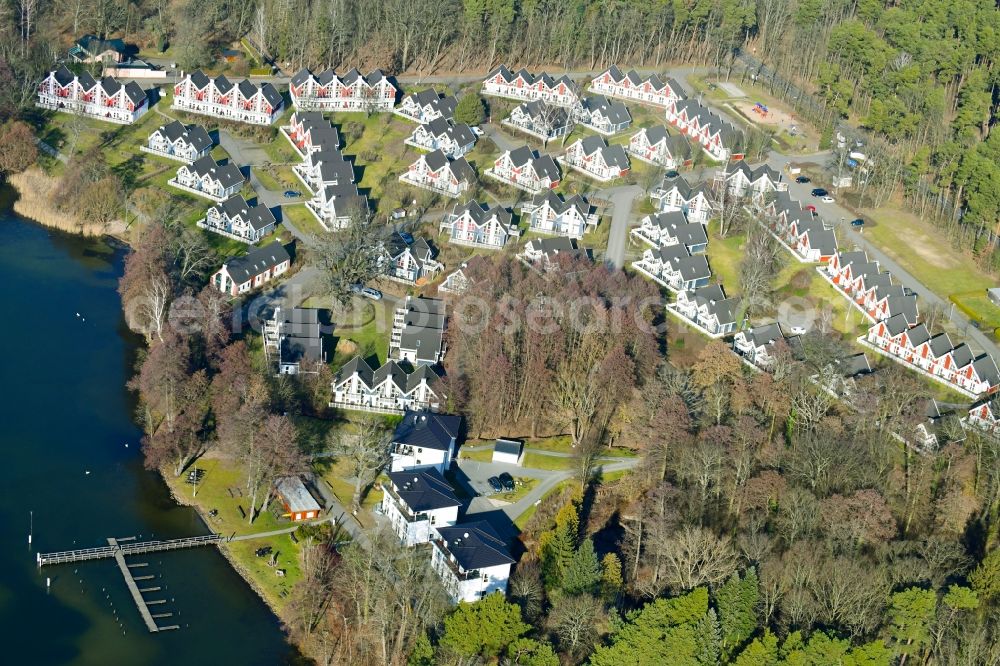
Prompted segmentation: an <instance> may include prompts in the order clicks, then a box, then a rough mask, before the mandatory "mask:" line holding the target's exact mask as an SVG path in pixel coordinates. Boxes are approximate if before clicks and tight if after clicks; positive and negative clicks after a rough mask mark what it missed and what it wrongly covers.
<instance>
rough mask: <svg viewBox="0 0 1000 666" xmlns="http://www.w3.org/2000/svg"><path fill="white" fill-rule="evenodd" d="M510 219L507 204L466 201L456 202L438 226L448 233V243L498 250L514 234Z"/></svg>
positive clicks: (515, 231) (514, 230)
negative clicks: (491, 204) (505, 206)
mask: <svg viewBox="0 0 1000 666" xmlns="http://www.w3.org/2000/svg"><path fill="white" fill-rule="evenodd" d="M512 220H513V218H512V217H511V213H510V211H509V210H507V209H506V208H503V207H501V206H493V207H492V208H491V207H490V206H489V205H488V204H485V205H484V204H480V203H479V202H478V201H468V202H466V203H465V204H462V205H459V204H455V208H454V209H453V210H452V212H451V214H450V215H447V216H446V217H445V218H444V219H443V220H442V221H441V227H440V229H441V231H443V232H445V233H447V234H448V241H449V242H451V243H457V244H459V245H470V246H472V247H485V248H490V249H494V250H499V249H501V248H502V247H503V246H504V245H506V244H507V241H508V240H510V238H511V237H512V236H517V227H516V226H515V225H514V223H513V221H512Z"/></svg>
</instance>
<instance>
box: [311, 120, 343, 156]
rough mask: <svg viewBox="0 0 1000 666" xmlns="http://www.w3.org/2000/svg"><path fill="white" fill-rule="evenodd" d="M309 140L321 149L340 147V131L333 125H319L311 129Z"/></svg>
mask: <svg viewBox="0 0 1000 666" xmlns="http://www.w3.org/2000/svg"><path fill="white" fill-rule="evenodd" d="M309 142H310V143H311V144H312V145H314V146H318V147H319V148H320V149H326V148H329V149H338V150H339V149H340V133H339V132H337V128H336V127H333V126H332V125H331V126H329V127H323V126H317V127H313V128H312V129H310V130H309Z"/></svg>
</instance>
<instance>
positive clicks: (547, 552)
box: [538, 501, 580, 590]
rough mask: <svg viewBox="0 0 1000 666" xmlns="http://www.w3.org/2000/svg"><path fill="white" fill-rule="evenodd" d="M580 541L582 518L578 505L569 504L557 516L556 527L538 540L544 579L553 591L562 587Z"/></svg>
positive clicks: (547, 586)
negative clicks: (578, 511)
mask: <svg viewBox="0 0 1000 666" xmlns="http://www.w3.org/2000/svg"><path fill="white" fill-rule="evenodd" d="M579 539H580V517H579V514H578V513H577V509H576V504H574V503H573V502H572V501H570V502H567V503H566V505H565V506H563V508H561V509H559V513H557V514H556V520H555V527H553V528H552V529H551V530H549V531H548V532H544V533H543V534H542V535H541V536H540V537H539V539H538V543H539V552H540V555H541V561H542V579H543V580H544V581H545V587H546V588H548V589H550V590H552V589H557V588H559V587H561V586H562V581H563V576H564V575H565V573H566V570H567V569H568V568H569V566H570V564H571V563H572V561H573V557H574V555H575V554H576V545H577V543H579Z"/></svg>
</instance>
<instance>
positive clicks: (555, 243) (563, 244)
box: [528, 236, 576, 255]
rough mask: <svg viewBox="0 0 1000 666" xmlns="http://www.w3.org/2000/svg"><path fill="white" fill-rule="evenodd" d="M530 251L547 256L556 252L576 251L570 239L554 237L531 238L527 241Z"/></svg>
mask: <svg viewBox="0 0 1000 666" xmlns="http://www.w3.org/2000/svg"><path fill="white" fill-rule="evenodd" d="M528 245H530V246H531V249H533V250H535V251H538V252H541V253H542V254H545V255H548V254H553V253H556V252H572V251H573V250H575V249H576V246H575V245H574V244H573V240H572V239H571V238H567V237H566V236H555V237H552V238H532V239H531V240H530V241H528Z"/></svg>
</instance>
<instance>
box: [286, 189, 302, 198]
mask: <svg viewBox="0 0 1000 666" xmlns="http://www.w3.org/2000/svg"><path fill="white" fill-rule="evenodd" d="M301 196H302V193H301V192H299V191H298V190H285V198H286V199H294V198H296V197H301Z"/></svg>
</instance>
